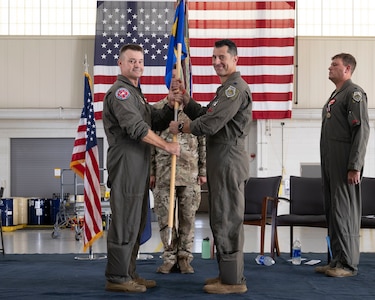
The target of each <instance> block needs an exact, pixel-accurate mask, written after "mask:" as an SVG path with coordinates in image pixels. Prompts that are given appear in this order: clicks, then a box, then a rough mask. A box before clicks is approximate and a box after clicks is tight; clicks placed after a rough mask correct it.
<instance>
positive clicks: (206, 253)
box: [202, 237, 211, 259]
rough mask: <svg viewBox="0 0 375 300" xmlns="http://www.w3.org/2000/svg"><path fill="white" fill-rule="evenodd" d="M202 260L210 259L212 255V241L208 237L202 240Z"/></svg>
mask: <svg viewBox="0 0 375 300" xmlns="http://www.w3.org/2000/svg"><path fill="white" fill-rule="evenodd" d="M202 258H203V259H210V258H211V253H210V239H209V238H208V237H206V238H205V239H203V240H202Z"/></svg>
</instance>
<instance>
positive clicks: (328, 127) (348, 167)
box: [315, 53, 369, 277]
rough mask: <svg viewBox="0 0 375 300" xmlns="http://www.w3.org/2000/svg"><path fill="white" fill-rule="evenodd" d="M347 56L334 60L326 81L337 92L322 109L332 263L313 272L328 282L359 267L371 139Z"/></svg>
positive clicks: (323, 167) (323, 166) (352, 61)
mask: <svg viewBox="0 0 375 300" xmlns="http://www.w3.org/2000/svg"><path fill="white" fill-rule="evenodd" d="M355 67H356V60H355V58H354V57H353V56H352V55H351V54H347V53H340V54H337V55H335V56H334V57H332V62H331V66H330V67H329V68H328V70H329V79H330V80H331V81H332V82H333V83H334V84H335V85H336V89H335V91H334V92H333V93H332V95H331V97H330V98H329V99H328V100H327V102H326V104H325V105H324V107H323V115H322V119H323V121H322V129H321V140H320V155H321V172H322V181H323V192H324V201H325V210H326V217H327V223H328V235H329V238H330V241H331V247H332V260H331V262H330V264H328V265H326V266H318V267H316V268H315V271H316V272H319V273H324V274H326V275H327V276H331V277H348V276H354V275H356V274H357V272H358V263H359V254H360V252H359V231H360V226H361V213H362V203H361V188H360V184H361V178H362V173H363V166H364V161H365V154H366V147H367V141H368V138H369V119H368V109H367V96H366V93H365V92H364V91H363V89H362V88H361V87H360V86H358V85H356V84H354V83H353V82H352V80H351V76H352V74H353V72H354V69H355Z"/></svg>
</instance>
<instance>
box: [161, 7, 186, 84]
mask: <svg viewBox="0 0 375 300" xmlns="http://www.w3.org/2000/svg"><path fill="white" fill-rule="evenodd" d="M177 44H181V45H182V51H181V60H183V59H185V58H186V57H187V54H188V51H187V47H186V44H185V0H180V1H179V3H178V5H177V8H176V14H175V17H174V22H173V26H172V34H171V37H170V40H169V46H168V57H167V65H166V70H165V84H166V85H167V87H168V89H169V87H170V84H171V79H172V70H173V66H174V65H175V64H176V62H177Z"/></svg>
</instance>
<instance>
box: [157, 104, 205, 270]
mask: <svg viewBox="0 0 375 300" xmlns="http://www.w3.org/2000/svg"><path fill="white" fill-rule="evenodd" d="M166 102H167V100H166V99H163V100H161V101H159V102H158V103H156V104H154V106H156V107H157V108H158V107H159V106H160V107H162V106H164V103H166ZM178 120H179V121H184V120H185V121H187V120H189V119H188V117H187V116H186V115H185V114H184V113H183V111H182V110H180V111H179V114H178ZM157 134H159V135H160V136H161V137H162V138H163V139H165V140H167V141H172V138H173V134H171V133H170V132H169V130H168V129H167V130H164V131H162V132H157ZM177 139H178V142H179V144H180V147H181V155H180V156H179V157H177V159H176V179H175V186H176V190H175V195H176V199H177V201H176V205H175V207H176V210H177V212H178V214H177V215H178V217H175V218H174V226H173V229H172V242H171V245H168V237H169V235H168V230H167V228H168V216H169V198H170V177H171V176H170V175H171V155H170V154H168V153H167V152H165V151H164V150H162V149H159V148H155V147H154V149H153V153H152V161H151V171H150V175H151V176H155V177H156V183H155V189H154V191H153V192H154V211H155V213H156V214H157V216H158V223H159V227H160V237H161V240H162V242H163V246H164V253H163V259H164V262H170V263H173V265H174V264H176V262H177V259H181V258H186V259H187V260H188V262H189V263H190V262H191V260H192V259H193V255H192V248H193V243H194V229H195V213H196V211H197V209H198V208H199V205H200V202H201V187H200V185H199V184H198V177H205V176H206V149H205V148H206V143H205V138H204V137H203V136H201V137H196V136H194V135H192V134H186V133H185V134H181V133H179V134H178V137H177Z"/></svg>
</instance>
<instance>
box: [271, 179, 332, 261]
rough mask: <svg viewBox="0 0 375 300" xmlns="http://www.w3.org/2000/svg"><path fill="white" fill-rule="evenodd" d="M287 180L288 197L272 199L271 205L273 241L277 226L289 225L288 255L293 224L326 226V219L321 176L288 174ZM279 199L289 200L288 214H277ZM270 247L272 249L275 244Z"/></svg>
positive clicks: (291, 240)
mask: <svg viewBox="0 0 375 300" xmlns="http://www.w3.org/2000/svg"><path fill="white" fill-rule="evenodd" d="M289 182H290V198H289V199H287V198H283V197H279V198H277V201H274V203H276V204H275V205H274V206H273V207H274V209H275V211H274V212H273V215H274V219H273V220H272V227H274V233H275V237H274V240H275V241H277V227H279V226H289V227H290V255H292V247H293V241H294V238H293V228H294V226H301V227H320V228H327V221H326V215H325V212H324V199H323V189H322V180H321V178H310V177H297V176H290V181H289ZM271 200H272V199H271ZM279 200H286V201H288V202H289V204H290V206H289V214H283V215H279V216H278V215H277V208H278V205H277V203H278V202H279ZM271 247H272V249H274V247H275V246H274V245H272V246H271Z"/></svg>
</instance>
